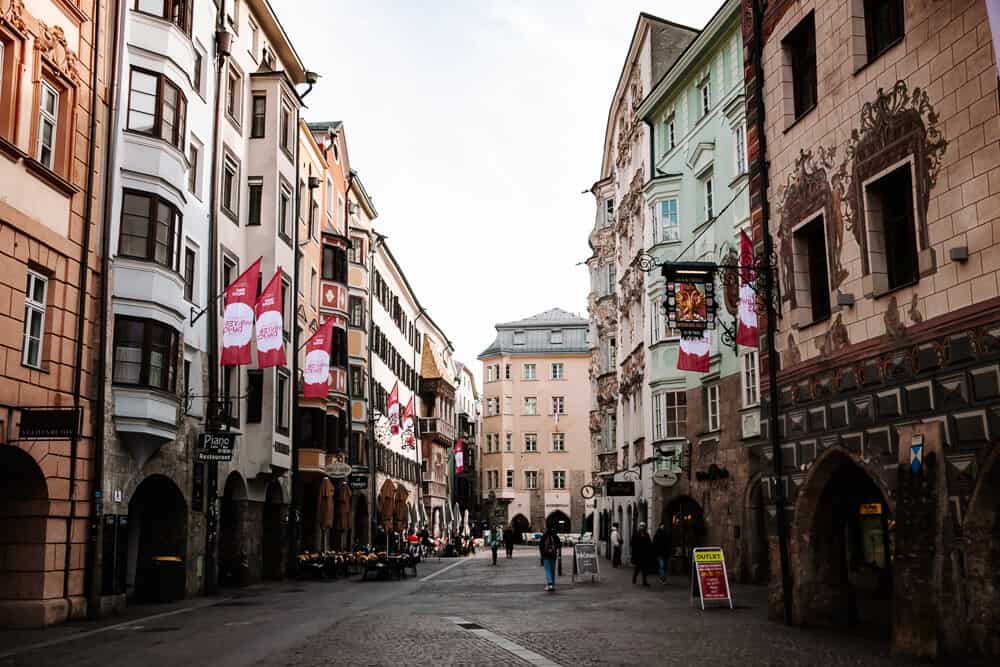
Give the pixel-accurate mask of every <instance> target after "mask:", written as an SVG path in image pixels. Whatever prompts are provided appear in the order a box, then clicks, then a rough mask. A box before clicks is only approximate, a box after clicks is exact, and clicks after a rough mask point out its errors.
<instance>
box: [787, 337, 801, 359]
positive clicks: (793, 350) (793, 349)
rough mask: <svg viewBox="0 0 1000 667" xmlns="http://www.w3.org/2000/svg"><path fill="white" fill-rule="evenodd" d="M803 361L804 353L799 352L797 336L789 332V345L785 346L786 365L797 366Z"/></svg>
mask: <svg viewBox="0 0 1000 667" xmlns="http://www.w3.org/2000/svg"><path fill="white" fill-rule="evenodd" d="M800 363H802V354H801V353H800V352H799V345H798V343H796V342H795V336H793V335H792V334H791V333H789V334H788V347H787V348H785V366H786V367H789V366H797V365H798V364H800Z"/></svg>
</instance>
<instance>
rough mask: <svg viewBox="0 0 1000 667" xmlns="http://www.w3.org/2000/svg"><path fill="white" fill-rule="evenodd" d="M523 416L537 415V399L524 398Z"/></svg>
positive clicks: (532, 397) (531, 397)
mask: <svg viewBox="0 0 1000 667" xmlns="http://www.w3.org/2000/svg"><path fill="white" fill-rule="evenodd" d="M524 414H526V415H537V414H538V399H537V398H536V397H534V396H525V397H524Z"/></svg>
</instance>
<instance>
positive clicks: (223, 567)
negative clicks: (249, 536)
mask: <svg viewBox="0 0 1000 667" xmlns="http://www.w3.org/2000/svg"><path fill="white" fill-rule="evenodd" d="M246 511H247V486H246V482H245V481H243V477H242V476H241V475H240V474H239V473H238V472H236V471H235V470H234V471H233V472H231V473H229V476H228V477H226V486H225V490H224V491H223V494H222V500H221V502H220V508H219V585H220V586H243V585H245V584H246V583H247V581H246V575H247V570H248V569H249V567H248V563H247V554H246V553H245V549H244V547H243V525H244V521H245V513H246Z"/></svg>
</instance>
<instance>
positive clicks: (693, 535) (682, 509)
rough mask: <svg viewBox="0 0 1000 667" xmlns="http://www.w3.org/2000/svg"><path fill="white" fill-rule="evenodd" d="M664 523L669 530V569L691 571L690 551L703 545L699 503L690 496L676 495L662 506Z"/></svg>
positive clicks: (703, 523) (702, 520)
mask: <svg viewBox="0 0 1000 667" xmlns="http://www.w3.org/2000/svg"><path fill="white" fill-rule="evenodd" d="M663 517H664V524H665V525H666V527H667V530H668V531H669V532H670V548H671V551H672V553H671V557H670V563H669V566H670V571H671V572H673V573H687V572H690V571H691V552H692V551H693V550H694V548H695V547H700V546H704V545H703V544H702V540H703V539H704V537H705V517H704V514H703V513H702V510H701V505H699V504H698V503H697V502H695V501H694V500H693V499H692V498H691V497H690V496H678V497H676V498H674V499H672V500H671V501H670V502H668V503H667V504H666V506H665V507H664V508H663Z"/></svg>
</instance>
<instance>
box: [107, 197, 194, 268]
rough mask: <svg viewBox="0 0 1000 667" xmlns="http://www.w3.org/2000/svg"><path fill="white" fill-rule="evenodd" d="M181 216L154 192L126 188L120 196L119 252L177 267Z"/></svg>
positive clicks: (123, 254) (126, 255) (168, 266)
mask: <svg viewBox="0 0 1000 667" xmlns="http://www.w3.org/2000/svg"><path fill="white" fill-rule="evenodd" d="M180 229H181V216H180V213H178V212H177V209H176V208H174V207H173V206H172V205H171V204H169V203H167V202H166V201H165V200H163V199H161V198H160V197H157V196H156V195H153V194H149V193H147V192H138V191H135V190H126V191H125V193H124V194H123V196H122V224H121V234H120V236H119V239H118V254H119V255H121V256H122V257H132V258H134V259H144V260H147V261H150V262H155V263H156V264H159V265H160V266H163V267H166V268H168V269H172V270H174V271H178V270H179V267H178V254H179V253H178V237H179V235H180Z"/></svg>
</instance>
